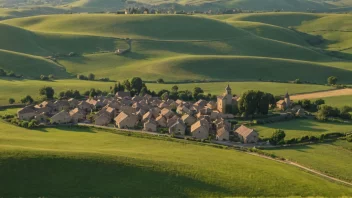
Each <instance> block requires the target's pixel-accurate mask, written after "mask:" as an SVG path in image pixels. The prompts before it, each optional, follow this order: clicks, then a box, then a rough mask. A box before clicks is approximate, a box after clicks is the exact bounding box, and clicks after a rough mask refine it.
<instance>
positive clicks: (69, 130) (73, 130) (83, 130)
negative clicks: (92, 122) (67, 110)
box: [33, 126, 97, 133]
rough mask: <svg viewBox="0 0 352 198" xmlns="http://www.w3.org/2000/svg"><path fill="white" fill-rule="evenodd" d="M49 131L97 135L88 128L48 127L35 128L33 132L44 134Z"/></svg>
mask: <svg viewBox="0 0 352 198" xmlns="http://www.w3.org/2000/svg"><path fill="white" fill-rule="evenodd" d="M50 129H55V130H57V131H60V132H67V133H97V132H96V131H94V130H93V129H92V128H90V127H77V126H50V127H43V128H35V129H33V131H37V132H44V133H50V132H51V130H50Z"/></svg>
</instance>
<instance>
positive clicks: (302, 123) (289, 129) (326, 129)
mask: <svg viewBox="0 0 352 198" xmlns="http://www.w3.org/2000/svg"><path fill="white" fill-rule="evenodd" d="M252 127H253V128H254V129H256V131H257V132H258V133H259V135H260V137H263V138H268V137H271V135H272V134H273V132H274V131H275V130H277V129H281V130H284V131H285V133H286V137H285V139H286V140H289V139H292V138H300V137H302V136H306V135H308V136H320V135H321V134H324V133H332V132H341V133H345V132H351V131H352V124H344V123H333V122H318V121H315V120H310V119H295V120H291V121H286V122H277V123H272V124H265V125H255V126H252Z"/></svg>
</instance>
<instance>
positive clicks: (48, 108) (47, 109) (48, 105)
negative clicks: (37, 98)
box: [34, 101, 54, 114]
mask: <svg viewBox="0 0 352 198" xmlns="http://www.w3.org/2000/svg"><path fill="white" fill-rule="evenodd" d="M34 109H35V111H36V112H37V113H39V114H40V113H51V112H52V110H53V109H54V104H53V103H52V102H50V101H44V102H42V103H40V104H38V105H35V106H34Z"/></svg>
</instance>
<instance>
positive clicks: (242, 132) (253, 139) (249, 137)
mask: <svg viewBox="0 0 352 198" xmlns="http://www.w3.org/2000/svg"><path fill="white" fill-rule="evenodd" d="M235 133H236V134H237V135H238V137H239V138H240V139H241V141H242V142H243V143H245V144H247V143H257V142H258V139H259V134H258V133H257V132H256V131H255V130H254V129H250V128H247V127H246V126H244V125H241V126H240V127H239V128H237V129H236V130H235Z"/></svg>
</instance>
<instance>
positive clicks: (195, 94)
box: [193, 87, 204, 98]
mask: <svg viewBox="0 0 352 198" xmlns="http://www.w3.org/2000/svg"><path fill="white" fill-rule="evenodd" d="M201 93H204V91H203V89H202V88H200V87H195V88H194V89H193V97H194V98H197V96H198V94H201Z"/></svg>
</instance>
